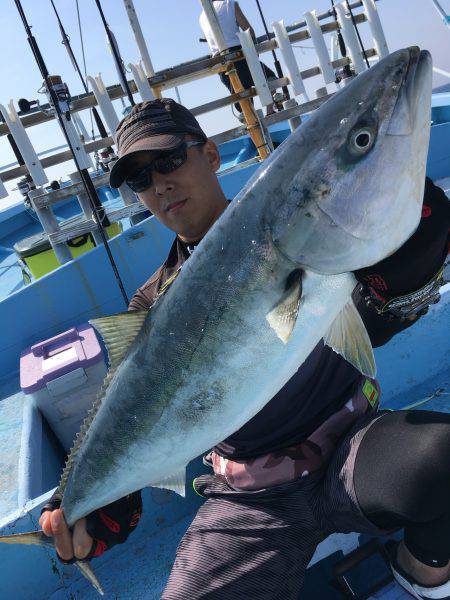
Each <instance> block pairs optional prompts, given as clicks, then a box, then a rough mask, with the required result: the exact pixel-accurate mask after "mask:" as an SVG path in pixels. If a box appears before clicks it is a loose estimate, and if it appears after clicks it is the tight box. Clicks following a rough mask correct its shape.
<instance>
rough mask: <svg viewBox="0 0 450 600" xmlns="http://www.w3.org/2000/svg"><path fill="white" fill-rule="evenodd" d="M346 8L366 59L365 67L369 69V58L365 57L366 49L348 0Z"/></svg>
mask: <svg viewBox="0 0 450 600" xmlns="http://www.w3.org/2000/svg"><path fill="white" fill-rule="evenodd" d="M347 8H348V10H349V13H350V17H351V19H352V23H353V27H354V28H355V31H356V35H357V36H358V41H359V45H360V46H361V50H362V53H363V56H364V60H365V61H366V65H367V68H368V69H370V64H369V59H368V58H367V54H366V50H365V48H364V44H363V42H362V39H361V36H360V35H359V29H358V25H357V24H356V20H355V16H354V15H353V10H352V7H351V6H350V2H349V1H348V0H347Z"/></svg>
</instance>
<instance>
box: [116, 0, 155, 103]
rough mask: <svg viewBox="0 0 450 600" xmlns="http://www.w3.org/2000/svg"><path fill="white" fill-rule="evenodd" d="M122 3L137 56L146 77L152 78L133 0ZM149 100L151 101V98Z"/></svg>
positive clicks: (150, 64)
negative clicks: (139, 57) (139, 56)
mask: <svg viewBox="0 0 450 600" xmlns="http://www.w3.org/2000/svg"><path fill="white" fill-rule="evenodd" d="M123 3H124V5H125V10H126V11H127V15H128V19H129V21H130V25H131V29H132V30H133V34H134V38H135V40H136V44H137V46H138V48H139V54H140V55H141V59H142V63H143V65H144V69H145V73H146V76H147V77H153V75H154V74H155V70H154V68H153V64H152V61H151V58H150V54H149V52H148V48H147V44H146V43H145V38H144V36H143V35H142V29H141V24H140V23H139V19H138V16H137V14H136V10H135V8H134V5H133V0H123ZM136 83H137V82H136ZM150 99H151V100H152V99H153V98H150Z"/></svg>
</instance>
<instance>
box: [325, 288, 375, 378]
mask: <svg viewBox="0 0 450 600" xmlns="http://www.w3.org/2000/svg"><path fill="white" fill-rule="evenodd" d="M323 341H324V342H325V344H327V346H330V348H332V349H333V350H334V351H335V352H337V353H338V354H340V355H341V356H343V357H344V358H345V360H347V361H348V362H349V363H351V364H352V365H353V366H354V367H355V368H356V369H358V370H359V371H361V373H362V374H363V375H366V376H367V377H371V378H372V379H373V378H374V377H375V375H376V370H377V369H376V366H375V357H374V355H373V350H372V344H371V342H370V339H369V335H368V333H367V331H366V327H365V325H364V323H363V320H362V319H361V317H360V315H359V312H358V311H357V310H356V307H355V305H354V304H353V300H352V299H351V298H350V300H349V301H348V302H347V304H346V305H345V306H344V308H343V309H342V310H341V312H340V313H339V314H338V316H337V317H336V318H335V320H334V321H333V323H332V325H331V327H330V328H329V330H328V331H327V333H326V335H324V337H323Z"/></svg>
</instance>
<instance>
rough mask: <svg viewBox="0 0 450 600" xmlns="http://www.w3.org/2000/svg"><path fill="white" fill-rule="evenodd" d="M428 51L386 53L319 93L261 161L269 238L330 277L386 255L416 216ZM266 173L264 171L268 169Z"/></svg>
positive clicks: (425, 138)
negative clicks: (267, 190) (312, 107)
mask: <svg viewBox="0 0 450 600" xmlns="http://www.w3.org/2000/svg"><path fill="white" fill-rule="evenodd" d="M431 74H432V65H431V56H430V54H429V53H428V52H426V51H420V50H419V48H417V47H411V48H407V49H403V50H399V51H397V52H394V53H392V54H390V55H389V56H387V57H386V58H384V59H383V60H381V61H380V62H378V63H377V64H375V66H373V67H371V68H370V69H368V70H367V71H365V72H364V73H362V74H361V75H358V76H357V77H356V78H355V79H354V80H353V81H351V82H350V83H349V84H348V85H347V86H346V87H345V88H343V89H342V90H340V91H339V92H338V93H336V94H335V95H333V96H332V97H331V98H330V99H329V100H327V101H326V102H325V103H324V104H323V105H322V106H321V107H320V108H319V109H318V110H317V111H315V113H314V114H313V115H312V116H311V117H310V118H309V119H308V120H307V121H306V122H305V123H304V124H302V125H301V126H300V127H299V128H298V129H297V130H296V132H295V133H294V134H293V135H292V136H290V138H288V140H287V141H286V142H285V143H284V144H282V146H281V147H280V148H279V150H280V152H279V155H278V157H277V156H274V157H273V158H272V160H271V162H270V164H269V165H268V167H267V172H269V171H271V172H272V174H273V181H274V182H276V183H275V184H274V189H272V190H271V192H272V200H271V203H270V208H269V211H268V213H267V215H268V227H269V228H270V229H271V232H272V237H273V241H274V243H275V245H277V246H278V248H279V249H280V250H281V251H282V252H283V253H284V254H285V255H286V256H288V257H289V258H290V259H291V260H293V261H294V262H296V263H298V264H299V265H301V266H302V267H305V268H309V269H311V270H313V271H316V272H319V273H323V274H338V273H343V272H346V271H354V270H355V269H358V268H362V267H365V266H369V265H371V264H375V263H377V262H378V261H380V260H382V259H383V258H385V257H387V256H389V255H390V254H392V253H393V252H395V251H396V250H397V249H398V248H399V247H400V246H401V245H402V244H403V243H404V242H405V241H406V240H407V239H408V238H409V237H410V236H411V235H412V233H413V232H414V231H415V229H416V228H417V225H418V223H419V220H420V215H421V208H422V195H423V190H424V182H425V166H426V157H427V152H428V143H429V131H430V115H431ZM268 174H269V173H268Z"/></svg>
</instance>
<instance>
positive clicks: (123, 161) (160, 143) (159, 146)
mask: <svg viewBox="0 0 450 600" xmlns="http://www.w3.org/2000/svg"><path fill="white" fill-rule="evenodd" d="M182 141H183V137H182V136H178V135H172V134H167V133H166V134H163V135H152V136H147V137H145V138H143V139H141V140H138V141H137V142H135V143H134V144H131V146H130V147H129V148H127V149H126V151H125V152H124V153H123V154H122V155H121V156H120V158H119V160H117V161H116V162H115V163H114V165H113V167H112V169H111V171H110V173H109V185H110V186H111V187H112V188H118V187H120V186H121V185H122V183H123V182H124V181H125V179H126V176H127V172H128V169H129V167H130V164H131V163H132V155H133V154H136V153H138V152H143V151H147V152H152V151H154V150H172V149H173V148H176V147H177V146H179V145H180V144H181V143H182Z"/></svg>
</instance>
